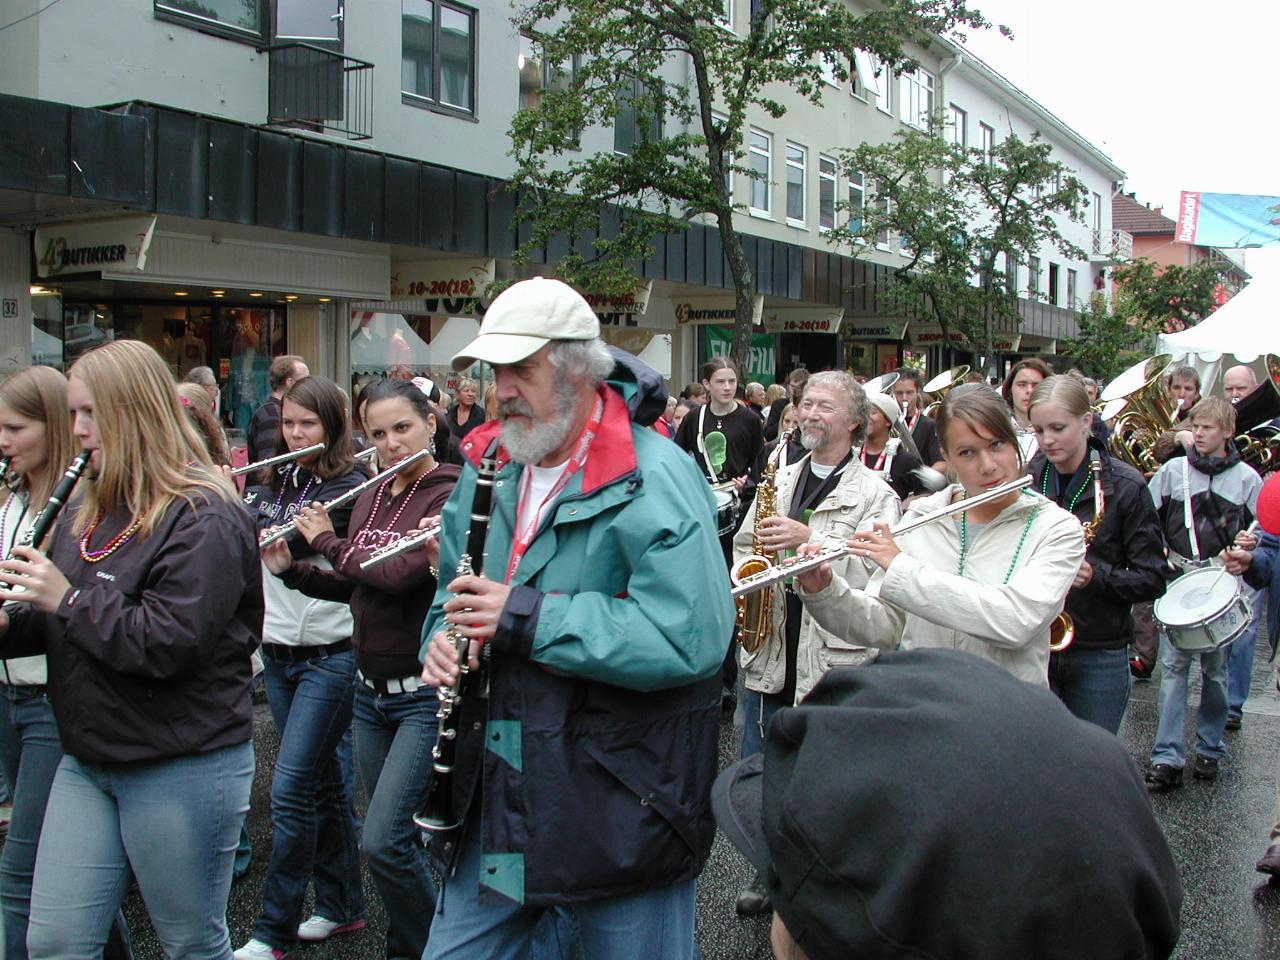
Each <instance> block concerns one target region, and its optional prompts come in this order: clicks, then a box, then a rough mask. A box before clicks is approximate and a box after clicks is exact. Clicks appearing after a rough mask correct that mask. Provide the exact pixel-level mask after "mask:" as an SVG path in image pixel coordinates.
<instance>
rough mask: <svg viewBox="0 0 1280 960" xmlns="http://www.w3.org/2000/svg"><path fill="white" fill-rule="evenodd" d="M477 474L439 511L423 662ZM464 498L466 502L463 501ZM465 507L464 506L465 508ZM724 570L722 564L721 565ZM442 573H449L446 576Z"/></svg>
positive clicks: (440, 621)
mask: <svg viewBox="0 0 1280 960" xmlns="http://www.w3.org/2000/svg"><path fill="white" fill-rule="evenodd" d="M475 481H476V472H475V470H474V469H472V468H471V467H470V466H469V465H468V466H464V467H463V469H462V476H460V477H459V478H458V482H457V483H456V484H455V485H454V488H453V491H452V492H451V493H450V494H449V499H448V500H447V501H446V502H445V505H444V508H443V509H442V510H441V511H440V530H441V535H440V571H441V575H440V577H439V579H438V580H437V582H436V587H435V600H433V601H432V603H431V609H430V610H428V611H427V617H426V619H425V620H424V621H423V622H422V640H421V643H420V644H419V646H418V659H419V660H422V659H423V657H425V656H426V653H427V644H428V643H429V642H430V640H431V637H432V635H433V634H435V633H436V632H438V631H440V630H443V629H444V628H445V622H444V604H445V601H447V600H448V599H449V598H450V597H451V596H452V594H451V593H449V591H448V590H446V589H445V584H447V583H449V582H450V581H451V580H452V579H453V576H452V574H453V572H454V571H455V570H457V568H458V557H459V556H460V555H461V554H462V551H463V549H464V545H465V541H466V536H467V524H466V522H465V518H466V516H467V514H468V513H469V512H470V511H471V501H472V499H473V498H474V496H475V489H476V482H475ZM463 498H465V500H464V499H463ZM464 504H465V505H464ZM720 565H721V566H722V567H723V566H724V561H723V560H721V561H720ZM445 571H448V572H447V573H446V572H445Z"/></svg>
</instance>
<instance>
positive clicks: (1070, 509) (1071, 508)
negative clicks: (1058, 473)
mask: <svg viewBox="0 0 1280 960" xmlns="http://www.w3.org/2000/svg"><path fill="white" fill-rule="evenodd" d="M1085 462H1086V463H1087V462H1088V461H1087V460H1086V461H1085ZM1052 469H1054V467H1053V464H1051V463H1046V464H1045V465H1044V473H1043V474H1042V475H1041V477H1040V493H1041V494H1042V495H1043V496H1044V497H1045V499H1046V500H1047V499H1049V471H1050V470H1052ZM1077 472H1078V470H1077ZM1072 479H1075V477H1074V475H1073V476H1072ZM1088 486H1089V474H1088V473H1087V472H1086V473H1085V475H1084V479H1082V480H1081V481H1080V486H1079V487H1077V488H1076V492H1075V494H1074V495H1073V496H1072V497H1071V503H1069V504H1068V505H1067V513H1074V512H1075V509H1076V504H1077V503H1078V502H1079V501H1080V496H1081V494H1083V493H1084V491H1085V489H1086V488H1087V487H1088ZM1070 488H1071V481H1070V480H1068V481H1067V489H1070ZM1064 492H1065V491H1064ZM1059 506H1061V503H1059Z"/></svg>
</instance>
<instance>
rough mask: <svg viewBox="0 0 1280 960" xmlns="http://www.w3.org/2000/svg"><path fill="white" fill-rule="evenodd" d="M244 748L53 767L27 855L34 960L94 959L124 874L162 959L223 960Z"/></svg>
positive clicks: (249, 752)
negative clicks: (132, 881)
mask: <svg viewBox="0 0 1280 960" xmlns="http://www.w3.org/2000/svg"><path fill="white" fill-rule="evenodd" d="M252 784H253V744H252V743H251V742H245V743H240V744H236V745H235V746H231V747H222V748H221V749H218V750H211V751H209V752H208V753H196V754H188V755H187V756H183V757H175V758H174V759H171V760H157V761H153V762H149V763H117V764H90V763H80V762H79V761H78V760H76V759H75V758H74V757H72V756H70V755H67V756H64V757H63V758H62V762H61V763H60V764H59V766H58V772H57V774H56V775H55V777H54V779H53V789H52V790H51V791H50V792H49V807H48V810H47V811H46V812H45V818H44V832H43V833H42V834H41V837H40V850H39V852H38V853H37V855H36V883H35V889H34V890H33V891H32V894H31V924H30V928H29V930H28V933H27V947H28V949H29V951H30V954H31V957H32V958H33V960H34V958H42V957H49V958H56V960H80V958H84V960H89V958H93V957H101V956H102V951H103V947H104V945H105V944H106V942H107V933H108V931H109V930H110V929H111V923H112V920H113V918H114V917H115V916H116V914H117V912H118V911H119V909H120V904H121V902H123V900H124V897H125V894H126V893H127V892H128V889H129V868H130V867H132V868H133V874H134V876H136V877H137V880H138V888H139V890H140V891H141V893H142V899H143V902H144V903H145V904H146V907H147V913H148V914H149V915H150V917H151V923H152V926H153V927H154V928H155V931H156V938H157V939H158V940H159V941H160V945H161V947H162V948H163V949H164V954H165V956H166V957H175V958H176V957H181V958H183V960H228V958H230V956H231V943H230V940H229V938H228V934H227V894H228V892H229V891H230V890H231V862H232V860H233V858H234V857H235V851H236V840H237V839H238V838H239V836H240V825H241V824H242V823H243V822H244V817H245V814H246V813H247V812H248V810H249V788H250V787H251V786H252Z"/></svg>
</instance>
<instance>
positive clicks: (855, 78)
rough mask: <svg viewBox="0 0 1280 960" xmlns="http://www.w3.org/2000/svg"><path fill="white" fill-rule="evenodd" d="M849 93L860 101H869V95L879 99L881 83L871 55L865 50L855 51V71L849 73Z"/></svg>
mask: <svg viewBox="0 0 1280 960" xmlns="http://www.w3.org/2000/svg"><path fill="white" fill-rule="evenodd" d="M849 92H850V93H852V94H853V95H854V96H855V97H857V98H858V99H859V100H865V99H867V93H868V92H870V93H871V95H872V96H875V97H878V96H879V95H880V81H879V79H878V78H877V77H876V66H875V64H874V63H872V61H871V54H869V53H867V51H865V50H855V51H853V69H852V70H850V71H849Z"/></svg>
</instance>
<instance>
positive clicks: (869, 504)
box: [733, 372, 899, 914]
mask: <svg viewBox="0 0 1280 960" xmlns="http://www.w3.org/2000/svg"><path fill="white" fill-rule="evenodd" d="M868 415H869V404H868V401H867V397H866V394H865V393H864V392H863V389H862V387H861V386H860V385H859V384H858V383H857V381H855V380H854V379H853V377H851V376H850V375H848V374H846V373H841V372H827V373H816V374H813V375H812V376H811V377H810V378H809V381H808V383H807V384H806V385H805V390H804V396H803V399H802V400H801V402H800V406H799V417H800V442H801V444H802V446H803V447H804V448H805V449H806V450H807V451H808V454H807V455H806V456H805V457H803V458H802V459H801V460H799V461H798V462H796V463H794V464H790V465H788V466H786V467H785V468H783V469H781V470H779V471H778V472H777V475H776V477H775V480H774V484H775V488H774V489H773V490H770V489H768V487H767V485H766V484H765V483H764V482H763V481H762V482H761V484H760V486H759V488H758V489H757V491H756V498H755V500H754V502H753V503H752V505H751V508H750V509H749V510H748V512H747V516H746V518H745V519H744V520H743V523H742V527H741V528H740V529H739V530H738V533H737V535H736V536H735V537H734V543H733V546H734V556H735V560H740V559H741V558H743V557H745V556H747V555H751V554H755V555H773V557H775V558H776V557H778V556H779V555H780V553H781V552H782V551H786V550H794V549H795V548H796V547H799V546H800V545H801V544H804V543H815V542H824V541H831V542H834V541H843V540H847V539H848V538H849V537H851V536H852V535H853V533H854V532H855V531H857V530H869V529H870V528H871V525H872V524H873V523H875V522H883V523H893V522H894V521H896V520H897V519H898V514H899V509H898V497H897V494H895V493H894V491H893V489H892V488H891V487H890V486H889V485H888V484H886V483H885V482H884V481H883V480H881V479H880V478H879V477H878V476H876V475H875V473H873V472H872V471H871V470H869V469H868V468H867V467H865V466H863V465H862V463H861V462H860V461H859V459H858V458H857V457H856V456H854V453H853V451H854V448H855V447H856V446H857V445H859V444H860V443H861V442H862V440H863V438H864V436H865V433H866V427H867V420H868ZM771 501H772V502H771ZM833 566H834V571H833V573H834V575H835V576H836V577H839V578H841V579H842V580H843V581H844V582H846V583H847V584H848V587H849V589H853V590H857V589H861V588H862V587H864V586H865V585H866V583H867V580H868V579H869V577H870V574H871V568H870V567H869V566H868V565H866V564H865V563H864V561H862V560H859V559H856V558H846V559H844V560H840V561H837V562H836V563H835V564H834V565H833ZM758 596H759V599H760V600H761V602H762V606H763V607H764V609H766V610H768V619H769V624H768V626H769V630H768V632H767V634H766V635H765V636H764V638H763V642H762V643H761V644H760V645H759V646H758V647H757V648H756V649H748V647H747V646H745V645H744V647H743V649H742V650H741V651H740V662H741V668H742V671H743V673H744V674H745V678H746V697H745V699H744V705H745V713H746V716H745V722H744V726H743V734H742V756H743V757H748V756H751V755H752V754H755V753H759V752H760V751H761V749H762V744H763V741H764V730H765V727H766V726H767V725H768V722H769V718H770V717H771V716H773V714H774V712H775V711H776V710H778V709H779V708H780V707H789V706H792V705H793V704H795V703H797V702H799V701H800V700H801V699H802V698H803V697H804V695H805V694H807V693H808V692H809V691H810V690H811V689H812V688H813V686H814V684H816V683H817V682H818V680H819V679H821V677H822V674H824V673H825V672H826V671H827V670H829V669H830V668H831V667H834V666H838V665H841V664H855V663H860V662H861V661H862V660H863V659H865V658H866V656H867V648H865V647H863V646H859V645H858V644H854V643H850V642H848V641H846V640H845V639H844V638H843V637H840V636H835V635H833V634H831V633H828V632H827V631H826V630H823V629H822V628H821V627H819V626H818V625H817V624H816V623H815V622H813V620H812V619H811V618H810V616H809V614H808V613H807V612H805V610H804V608H803V606H802V604H801V602H800V598H799V597H798V596H797V594H796V593H795V592H794V591H793V590H792V589H791V588H790V587H784V586H782V585H779V586H775V587H773V588H770V589H769V590H768V591H767V592H764V593H762V594H760V595H758ZM754 628H755V625H754V624H750V623H747V624H743V625H742V629H741V632H742V633H743V635H744V636H750V635H751V633H752V632H753V630H754ZM768 907H769V901H768V898H767V896H766V895H765V892H764V886H763V884H762V883H761V880H760V878H759V877H757V878H755V880H754V881H753V882H752V883H751V884H750V885H749V886H747V887H746V888H744V889H743V890H742V892H741V893H740V894H739V896H738V901H737V910H738V912H739V913H743V914H753V913H760V912H762V911H764V910H767V909H768Z"/></svg>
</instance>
